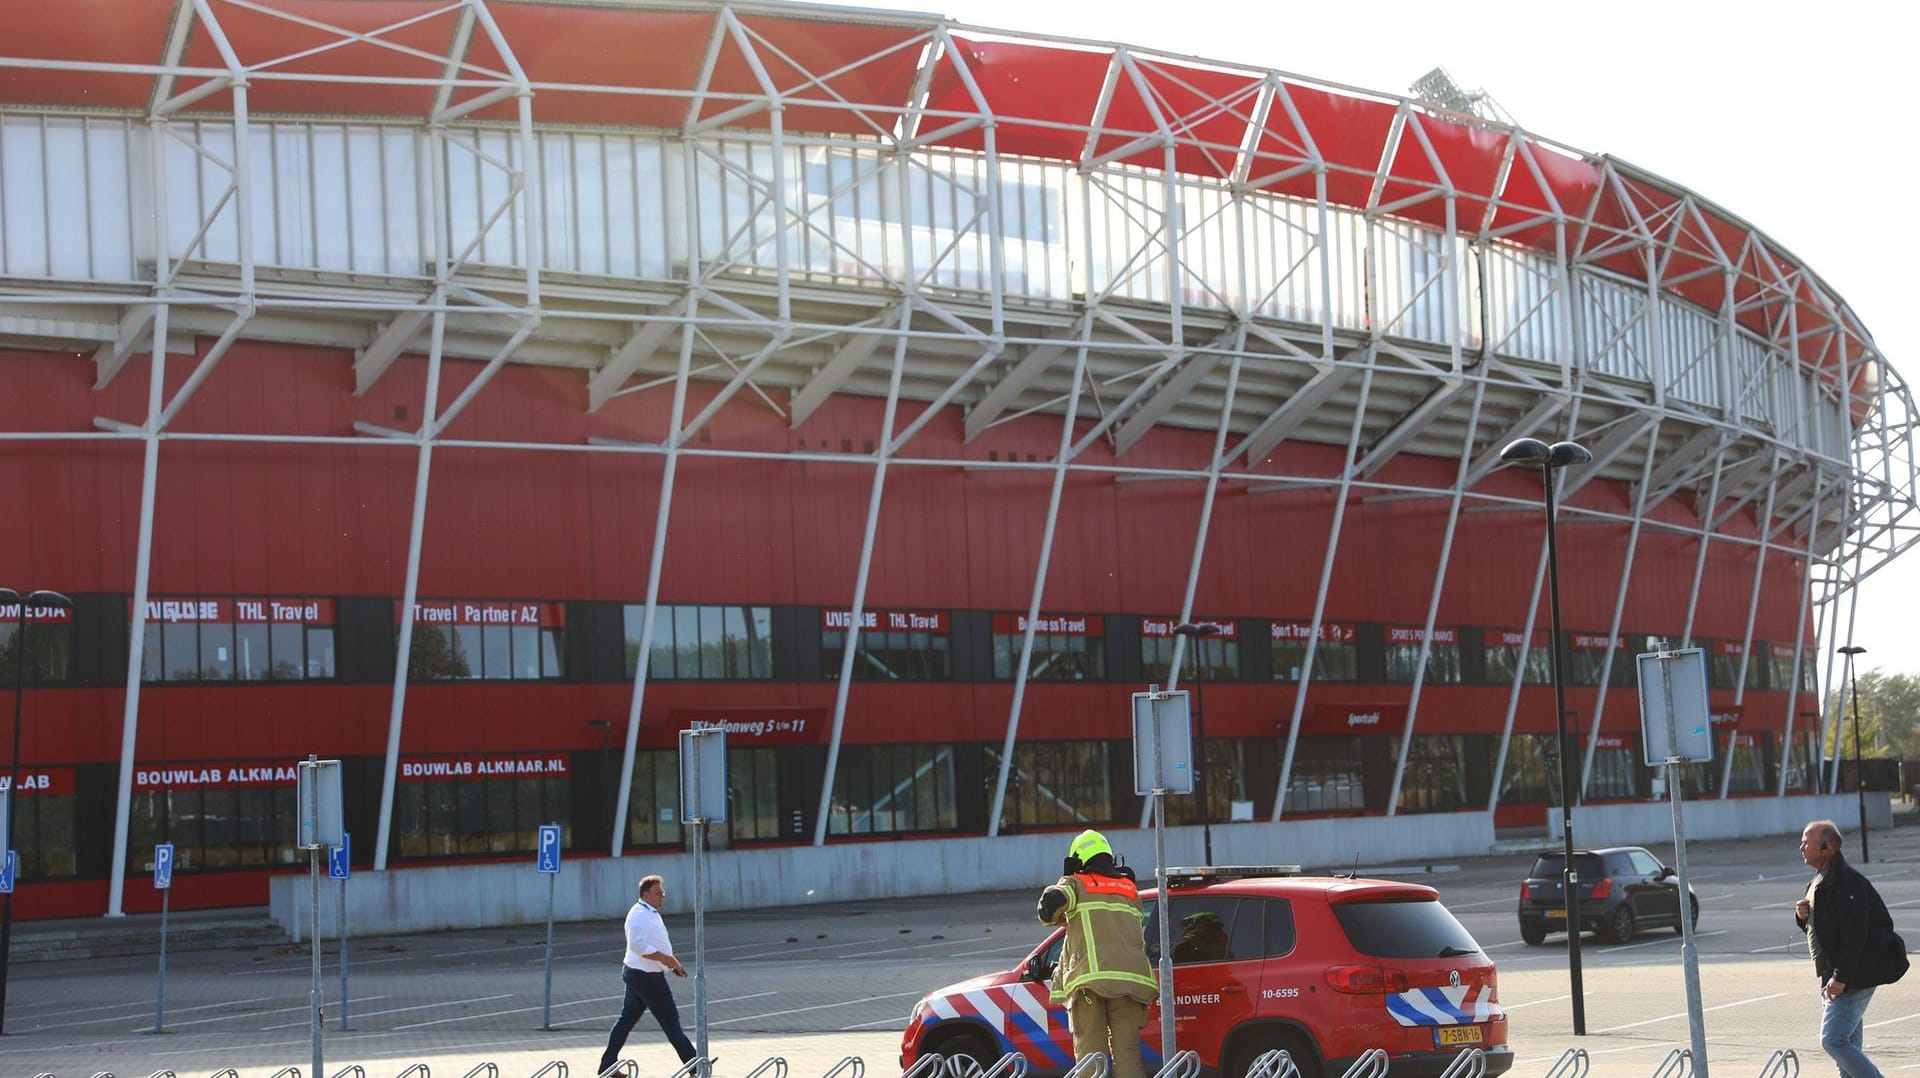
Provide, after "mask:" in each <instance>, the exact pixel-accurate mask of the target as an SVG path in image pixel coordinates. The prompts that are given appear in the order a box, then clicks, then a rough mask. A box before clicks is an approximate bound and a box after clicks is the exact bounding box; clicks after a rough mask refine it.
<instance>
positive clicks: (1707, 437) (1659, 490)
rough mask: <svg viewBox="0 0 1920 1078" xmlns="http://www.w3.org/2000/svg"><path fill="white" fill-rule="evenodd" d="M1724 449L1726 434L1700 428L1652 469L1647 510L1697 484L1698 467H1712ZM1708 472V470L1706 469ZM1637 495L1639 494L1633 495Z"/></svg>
mask: <svg viewBox="0 0 1920 1078" xmlns="http://www.w3.org/2000/svg"><path fill="white" fill-rule="evenodd" d="M1726 447H1727V439H1726V434H1725V432H1723V431H1721V430H1719V429H1717V428H1714V427H1702V428H1700V429H1699V430H1697V431H1694V432H1693V436H1692V437H1691V438H1688V439H1687V440H1686V441H1684V442H1682V443H1680V446H1679V448H1677V449H1675V450H1674V451H1673V452H1671V453H1669V454H1667V457H1666V459H1665V460H1663V461H1661V462H1660V463H1658V464H1656V465H1654V467H1653V471H1652V472H1651V473H1650V474H1648V476H1647V508H1648V509H1652V508H1653V507H1654V506H1656V505H1659V504H1660V503H1661V502H1664V501H1666V500H1667V499H1668V498H1671V497H1673V496H1674V495H1675V494H1677V493H1679V492H1680V489H1681V488H1682V487H1686V486H1688V485H1690V484H1693V483H1695V482H1698V481H1699V479H1700V475H1701V472H1700V469H1699V466H1700V465H1705V464H1711V463H1712V462H1713V458H1714V457H1717V456H1719V455H1720V454H1721V452H1722V451H1723V450H1725V449H1726ZM1709 470H1711V469H1709ZM1634 493H1635V494H1638V493H1639V491H1635V492H1634Z"/></svg>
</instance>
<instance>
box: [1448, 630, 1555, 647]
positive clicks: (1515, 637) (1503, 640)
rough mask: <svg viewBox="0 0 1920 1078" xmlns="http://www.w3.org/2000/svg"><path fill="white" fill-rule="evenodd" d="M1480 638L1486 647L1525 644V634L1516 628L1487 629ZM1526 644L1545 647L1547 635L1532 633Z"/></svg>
mask: <svg viewBox="0 0 1920 1078" xmlns="http://www.w3.org/2000/svg"><path fill="white" fill-rule="evenodd" d="M1434 636H1435V638H1436V639H1438V637H1439V631H1438V630H1435V632H1434ZM1482 639H1483V640H1484V641H1485V643H1486V645H1487V646H1488V647H1493V648H1517V647H1519V646H1520V645H1522V644H1525V643H1526V642H1527V634H1526V633H1523V632H1521V631H1520V630H1518V629H1488V630H1487V632H1486V635H1485V636H1484V637H1483V638H1482ZM1528 646H1529V647H1536V648H1544V647H1546V646H1547V635H1546V634H1545V633H1534V634H1533V643H1532V644H1530V645H1528Z"/></svg>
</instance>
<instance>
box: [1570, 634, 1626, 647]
mask: <svg viewBox="0 0 1920 1078" xmlns="http://www.w3.org/2000/svg"><path fill="white" fill-rule="evenodd" d="M1609 646H1611V647H1613V648H1614V649H1615V650H1618V651H1625V650H1626V648H1627V641H1626V638H1625V637H1620V636H1615V637H1608V636H1605V635H1603V634H1600V633H1574V634H1573V650H1575V651H1605V650H1607V648H1608V647H1609Z"/></svg>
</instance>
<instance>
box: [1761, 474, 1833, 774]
mask: <svg viewBox="0 0 1920 1078" xmlns="http://www.w3.org/2000/svg"><path fill="white" fill-rule="evenodd" d="M1820 486H1821V484H1820V483H1819V482H1815V483H1814V484H1813V516H1812V519H1811V522H1810V524H1809V525H1808V527H1807V553H1806V556H1805V557H1804V558H1803V559H1802V560H1801V565H1800V613H1799V615H1798V616H1797V617H1795V618H1794V622H1793V685H1792V687H1791V688H1790V689H1788V691H1787V715H1786V720H1787V721H1786V733H1785V734H1784V735H1782V737H1781V740H1780V781H1779V784H1778V785H1777V786H1776V788H1775V789H1774V796H1775V797H1785V796H1787V770H1788V766H1789V765H1790V764H1791V763H1792V761H1793V725H1794V719H1796V718H1798V717H1799V714H1800V670H1801V665H1800V664H1801V661H1802V659H1803V658H1804V656H1805V652H1806V650H1807V606H1808V604H1809V603H1810V602H1811V601H1812V599H1813V547H1814V540H1815V539H1816V538H1817V537H1818V536H1819V534H1820ZM1814 700H1815V705H1814V706H1816V707H1818V708H1820V709H1821V710H1822V711H1824V710H1826V705H1825V703H1824V702H1823V701H1821V700H1820V697H1819V694H1818V693H1815V694H1814ZM1815 755H1816V756H1817V755H1818V754H1817V753H1816V754H1815ZM1807 765H1808V766H1809V767H1814V761H1813V760H1812V759H1809V760H1808V761H1807ZM1818 776H1819V770H1818V769H1817V768H1815V770H1814V776H1813V777H1814V782H1813V788H1814V789H1818V788H1819V778H1818Z"/></svg>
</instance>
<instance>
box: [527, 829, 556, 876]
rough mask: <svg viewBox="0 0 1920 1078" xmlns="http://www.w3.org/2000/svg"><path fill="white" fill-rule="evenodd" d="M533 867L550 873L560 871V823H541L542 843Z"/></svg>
mask: <svg viewBox="0 0 1920 1078" xmlns="http://www.w3.org/2000/svg"><path fill="white" fill-rule="evenodd" d="M533 867H535V868H537V869H539V870H540V871H541V872H544V873H546V874H548V875H554V874H557V873H558V872H559V871H560V825H559V824H557V823H543V824H541V825H540V844H539V847H538V852H537V853H536V854H535V856H534V865H533Z"/></svg>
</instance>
